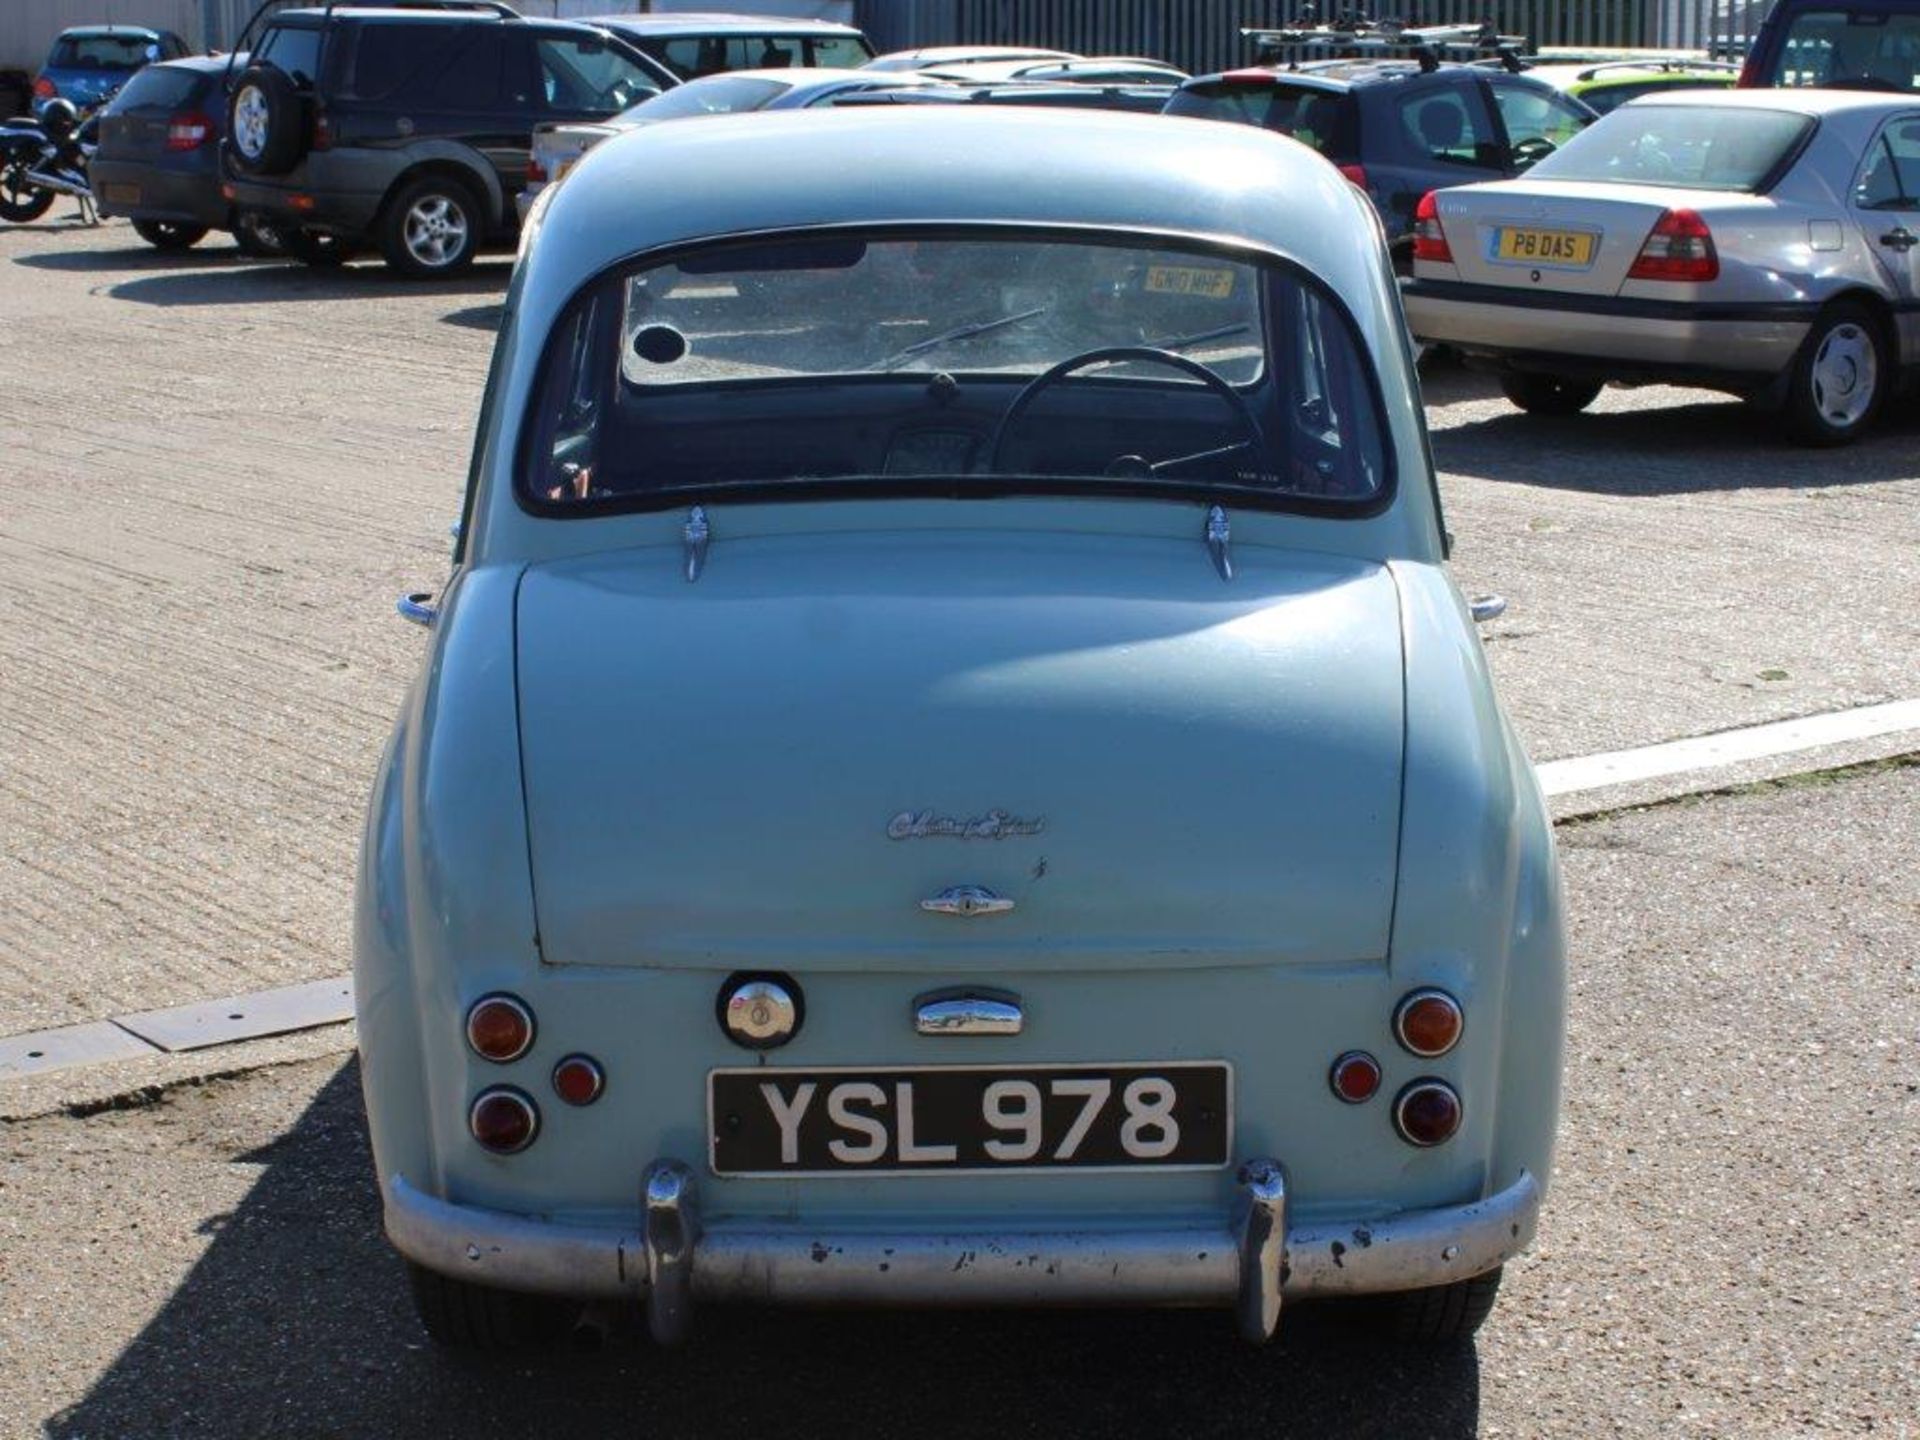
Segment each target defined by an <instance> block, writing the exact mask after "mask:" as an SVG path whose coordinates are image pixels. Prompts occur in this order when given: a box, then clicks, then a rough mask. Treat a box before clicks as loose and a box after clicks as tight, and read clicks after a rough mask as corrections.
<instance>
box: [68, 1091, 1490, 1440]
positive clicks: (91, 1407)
mask: <svg viewBox="0 0 1920 1440" xmlns="http://www.w3.org/2000/svg"><path fill="white" fill-rule="evenodd" d="M359 1091H360V1086H359V1068H358V1066H357V1064H355V1063H352V1062H349V1063H348V1064H346V1065H344V1066H342V1067H341V1069H340V1070H339V1071H338V1072H337V1073H336V1074H334V1075H333V1076H332V1078H331V1079H329V1080H328V1081H327V1083H326V1084H325V1086H324V1087H323V1088H322V1089H321V1091H320V1093H319V1094H318V1095H317V1096H316V1098H315V1100H314V1102H313V1104H312V1105H311V1106H310V1107H309V1108H308V1109H307V1111H306V1112H305V1114H304V1115H303V1116H302V1117H301V1119H300V1121H299V1122H298V1123H297V1124H296V1125H295V1126H294V1127H293V1128H292V1129H291V1130H290V1131H289V1132H288V1133H286V1134H285V1135H283V1136H281V1137H280V1138H279V1139H277V1140H276V1141H274V1142H273V1143H272V1144H271V1145H269V1146H266V1147H264V1148H263V1149H261V1150H258V1151H254V1152H252V1153H250V1154H246V1155H240V1156H236V1157H234V1159H235V1160H236V1161H238V1162H246V1163H253V1164H260V1165H264V1167H265V1168H264V1170H263V1172H262V1174H261V1177H260V1179H259V1180H258V1182H257V1183H256V1184H255V1185H254V1187H253V1189H252V1190H251V1191H250V1192H249V1193H248V1195H247V1198H246V1199H245V1201H244V1202H243V1203H242V1204H241V1205H240V1207H239V1208H238V1209H237V1210H235V1211H234V1212H233V1213H232V1214H230V1215H226V1216H223V1217H220V1219H219V1220H218V1221H217V1222H208V1227H207V1228H208V1229H209V1230H210V1231H211V1233H212V1234H213V1240H212V1244H211V1246H210V1247H209V1249H208V1250H207V1251H206V1253H205V1255H204V1256H203V1258H202V1259H201V1260H200V1262H199V1263H198V1264H197V1265H195V1266H194V1268H193V1270H192V1271H191V1272H190V1273H189V1274H188V1275H187V1277H186V1279H185V1281H184V1282H183V1283H182V1284H181V1285H180V1286H179V1288H178V1289H177V1290H176V1291H175V1292H174V1293H173V1294H172V1295H171V1296H170V1297H169V1298H168V1299H167V1301H166V1302H165V1304H164V1305H163V1306H162V1307H161V1309H160V1311H159V1312H158V1313H157V1314H156V1315H155V1316H154V1318H153V1319H152V1321H151V1322H150V1323H149V1324H148V1325H147V1327H146V1329H145V1330H144V1331H143V1332H142V1333H141V1334H140V1335H139V1336H138V1337H137V1338H136V1339H135V1340H134V1341H133V1343H132V1344H130V1345H129V1346H128V1347H127V1348H126V1349H125V1350H124V1351H123V1352H122V1353H121V1354H120V1355H119V1356H118V1358H117V1359H116V1360H115V1361H114V1362H113V1364H112V1365H111V1366H110V1367H109V1368H108V1369H107V1370H106V1372H105V1373H104V1374H102V1375H101V1376H100V1377H99V1379H98V1380H97V1381H96V1382H95V1384H94V1385H93V1387H92V1389H91V1390H90V1391H89V1392H88V1393H87V1395H86V1396H85V1397H84V1398H83V1399H81V1400H80V1401H79V1403H77V1404H76V1405H74V1406H72V1407H71V1408H69V1409H68V1410H66V1411H63V1412H62V1413H60V1414H58V1415H55V1416H53V1417H51V1418H50V1419H48V1420H47V1421H46V1423H45V1433H46V1434H47V1435H48V1436H50V1437H53V1440H80V1437H83V1436H86V1437H90V1436H98V1435H132V1434H139V1435H142V1436H161V1435H174V1434H193V1435H196V1436H203V1435H219V1436H235V1437H242V1436H244V1437H249V1440H250V1437H255V1436H262V1435H274V1436H321V1435H328V1436H333V1435H367V1436H374V1435H425V1434H440V1435H461V1436H468V1437H483V1436H492V1435H501V1436H507V1435H511V1436H524V1435H530V1434H531V1435H539V1434H549V1433H554V1432H556V1431H558V1430H561V1429H564V1430H565V1431H567V1432H568V1433H574V1434H612V1433H632V1432H643V1433H645V1434H647V1435H650V1436H656V1437H666V1436H675V1435H699V1436H702V1437H708V1436H719V1435H732V1434H739V1435H752V1436H765V1435H770V1434H779V1435H785V1436H796V1437H804V1436H809V1435H822V1436H834V1437H841V1436H845V1435H848V1434H868V1435H911V1436H914V1437H916V1440H919V1437H929V1440H938V1437H944V1436H959V1435H978V1434H981V1433H986V1432H991V1433H994V1434H1022V1435H1026V1434H1031V1435H1102V1436H1109V1435H1138V1436H1150V1437H1153V1440H1162V1437H1165V1436H1167V1435H1169V1434H1177V1435H1180V1436H1213V1435H1218V1436H1236V1437H1240V1436H1261V1437H1263V1440H1264V1437H1273V1436H1289V1435H1326V1434H1340V1435H1352V1436H1374V1435H1377V1436H1393V1437H1455V1436H1470V1435H1473V1434H1474V1433H1475V1432H1476V1429H1477V1425H1478V1411H1479V1366H1478V1360H1477V1357H1476V1355H1475V1352H1474V1349H1473V1347H1472V1346H1471V1345H1459V1346H1454V1347H1449V1348H1444V1349H1440V1350H1434V1351H1420V1350H1398V1349H1393V1348H1390V1347H1386V1346H1384V1345H1383V1344H1382V1342H1381V1341H1380V1340H1379V1339H1378V1338H1377V1337H1373V1336H1370V1335H1368V1334H1367V1333H1366V1332H1365V1331H1363V1330H1360V1329H1358V1328H1357V1327H1355V1326H1353V1325H1351V1324H1350V1323H1348V1322H1347V1321H1345V1320H1343V1319H1342V1318H1340V1317H1339V1316H1338V1315H1334V1314H1328V1313H1326V1312H1316V1311H1314V1310H1312V1309H1310V1308H1305V1307H1301V1308H1298V1309H1296V1310H1295V1311H1294V1312H1293V1313H1292V1314H1290V1315H1289V1316H1288V1318H1287V1322H1286V1324H1285V1325H1284V1327H1283V1332H1282V1336H1283V1338H1282V1339H1281V1340H1279V1341H1278V1342H1276V1343H1275V1344H1274V1345H1273V1346H1270V1347H1269V1348H1267V1349H1265V1350H1255V1349H1252V1348H1250V1347H1247V1346H1244V1345H1242V1344H1241V1343H1240V1342H1239V1341H1237V1340H1236V1339H1235V1337H1234V1335H1233V1331H1232V1327H1231V1324H1230V1323H1229V1320H1228V1318H1227V1316H1226V1315H1225V1314H1224V1313H1214V1312H1184V1313H1175V1312H1167V1313H1160V1312H1117V1311H1114V1312H1105V1311H1103V1312H1084V1313H1067V1312H1062V1313H1012V1314H1005V1313H1003V1314H973V1313H962V1314H948V1313H932V1314H929V1313H916V1314H910V1315H908V1314H899V1313H883V1312H876V1313H848V1312H840V1313H824V1312H797V1311H789V1312H754V1311H744V1310H741V1311H727V1312H721V1311H709V1312H707V1313H705V1314H703V1315H701V1316H700V1317H699V1318H698V1321H697V1323H696V1326H695V1331H694V1335H693V1338H692V1340H691V1341H690V1342H689V1343H688V1344H687V1345H686V1346H685V1347H684V1348H681V1349H679V1350H676V1351H672V1352H662V1351H659V1350H656V1349H654V1348H652V1347H651V1345H650V1344H648V1343H647V1342H645V1341H644V1340H643V1339H641V1338H638V1335H637V1331H635V1330H632V1329H627V1330H623V1331H622V1332H620V1333H617V1334H616V1335H615V1336H613V1337H612V1338H611V1339H610V1340H609V1341H608V1342H607V1344H606V1346H605V1348H604V1349H601V1350H600V1351H598V1352H597V1353H592V1354H581V1353H575V1352H574V1351H572V1350H570V1349H566V1348H562V1349H560V1350H556V1351H553V1352H547V1353H541V1354H537V1355H533V1356H526V1357H515V1358H513V1359H511V1360H509V1361H500V1360H487V1359H480V1358H472V1357H462V1356H450V1355H448V1354H445V1353H443V1352H440V1351H437V1350H435V1349H434V1348H433V1347H431V1346H430V1345H428V1344H427V1343H426V1340H425V1337H424V1336H423V1335H422V1333H421V1332H420V1329H419V1327H418V1324H417V1322H416V1321H415V1319H414V1317H413V1314H412V1311H411V1308H410V1305H409V1302H408V1299H407V1296H406V1287H405V1280H404V1277H403V1272H402V1268H401V1265H400V1262H399V1261H398V1260H397V1259H395V1258H394V1256H393V1255H392V1254H391V1253H390V1252H389V1251H388V1249H387V1247H386V1245H385V1243H384V1241H383V1240H382V1238H381V1235H380V1223H379V1215H378V1206H377V1203H376V1197H375V1193H374V1187H373V1185H372V1183H371V1181H370V1161H369V1158H368V1153H367V1141H366V1130H365V1126H364V1123H363V1121H362V1118H361V1111H360V1099H359Z"/></svg>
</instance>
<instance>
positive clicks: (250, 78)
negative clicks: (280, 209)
mask: <svg viewBox="0 0 1920 1440" xmlns="http://www.w3.org/2000/svg"><path fill="white" fill-rule="evenodd" d="M301 110H302V106H301V104H300V92H299V90H298V89H296V88H295V86H294V83H293V81H292V80H291V79H289V78H288V77H287V73H286V72H285V71H284V70H281V69H279V68H278V67H276V66H274V65H271V64H268V63H266V62H264V61H263V62H261V63H260V64H258V65H249V66H248V67H247V68H246V70H244V71H243V72H242V73H241V76H240V83H239V84H237V85H235V86H234V87H233V99H232V100H230V101H229V102H228V103H227V138H228V140H229V142H230V144H229V149H230V151H231V153H232V155H233V163H234V165H235V166H236V167H238V168H239V169H241V170H244V171H247V172H248V173H250V174H254V175H280V174H283V173H285V172H286V171H288V170H290V169H292V168H293V162H294V161H296V160H298V159H299V158H300V153H301V151H303V150H304V149H306V144H307V127H306V125H305V124H304V123H303V122H304V120H305V116H304V115H302V113H301Z"/></svg>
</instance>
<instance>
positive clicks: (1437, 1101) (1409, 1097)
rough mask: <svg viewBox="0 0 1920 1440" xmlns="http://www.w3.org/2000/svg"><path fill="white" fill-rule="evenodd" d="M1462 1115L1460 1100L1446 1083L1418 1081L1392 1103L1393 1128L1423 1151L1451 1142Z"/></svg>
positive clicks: (1403, 1138) (1409, 1142) (1410, 1143)
mask: <svg viewBox="0 0 1920 1440" xmlns="http://www.w3.org/2000/svg"><path fill="white" fill-rule="evenodd" d="M1460 1115H1461V1107H1460V1096H1459V1094H1458V1093H1457V1092H1456V1091H1455V1090H1454V1088H1453V1087H1452V1086H1451V1085H1449V1084H1447V1082H1446V1081H1444V1080H1416V1081H1414V1082H1413V1083H1412V1084H1411V1085H1409V1086H1407V1088H1406V1089H1404V1090H1402V1091H1401V1092H1400V1095H1399V1098H1398V1099H1396V1100H1395V1101H1394V1102H1393V1128H1394V1129H1396V1130H1398V1131H1399V1132H1400V1138H1401V1139H1402V1140H1404V1141H1406V1142H1407V1143H1408V1144H1409V1145H1418V1146H1420V1147H1421V1148H1422V1149H1425V1148H1427V1147H1428V1146H1430V1145H1438V1144H1440V1143H1442V1142H1443V1141H1446V1140H1451V1139H1452V1138H1453V1136H1454V1133H1455V1132H1456V1131H1458V1130H1459V1128H1460Z"/></svg>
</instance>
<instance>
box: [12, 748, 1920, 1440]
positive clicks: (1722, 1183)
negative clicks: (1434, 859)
mask: <svg viewBox="0 0 1920 1440" xmlns="http://www.w3.org/2000/svg"><path fill="white" fill-rule="evenodd" d="M1916 787H1920V770H1916V769H1913V768H1910V767H1909V768H1897V769H1880V770H1876V771H1870V772H1865V773H1861V774H1856V775H1853V776H1851V777H1846V778H1841V779H1828V780H1823V781H1819V782H1795V783H1790V784H1783V785H1778V786H1772V787H1767V788H1765V789H1762V790H1758V791H1754V792H1750V793H1746V794H1741V795H1736V796H1722V797H1715V798H1708V799H1700V800H1692V801H1685V802H1680V803H1674V804H1668V805H1663V806H1660V807H1657V808H1655V809H1651V810H1646V811H1641V812H1636V813H1630V814H1625V815H1620V816H1615V817H1611V818H1607V819H1603V820H1595V821H1588V822H1581V823H1575V824H1572V825H1569V826H1565V827H1563V828H1562V830H1561V832H1560V835H1561V845H1562V854H1563V860H1564V864H1565V869H1566V878H1567V888H1568V894H1569V897H1570V906H1571V910H1570V922H1571V935H1570V938H1571V943H1572V951H1573V967H1572V988H1571V1017H1570V1018H1571V1024H1570V1035H1569V1052H1568V1060H1567V1067H1566V1074H1567V1088H1566V1103H1565V1108H1564V1117H1563V1122H1562V1132H1561V1149H1560V1155H1559V1162H1558V1165H1557V1167H1556V1173H1555V1176H1554V1181H1553V1190H1552V1193H1551V1195H1550V1197H1549V1201H1548V1208H1547V1211H1546V1214H1545V1218H1544V1222H1543V1226H1542V1230H1541V1237H1540V1241H1539V1244H1538V1246H1537V1247H1536V1249H1535V1250H1534V1251H1533V1252H1532V1253H1531V1254H1529V1255H1528V1256H1527V1257H1525V1258H1524V1259H1523V1260H1521V1261H1519V1262H1517V1263H1515V1264H1514V1265H1512V1266H1510V1267H1509V1269H1508V1274H1507V1279H1506V1284H1505V1287H1504V1294H1503V1296H1502V1299H1501V1302H1500V1305H1499V1306H1498V1308H1497V1309H1496V1310H1495V1311H1494V1315H1493V1318H1492V1319H1491V1320H1490V1321H1489V1322H1488V1325H1487V1327H1486V1328H1485V1329H1484V1330H1483V1331H1482V1332H1481V1335H1480V1337H1479V1339H1478V1341H1477V1343H1476V1344H1473V1345H1467V1346H1460V1347H1456V1348H1451V1349H1444V1350H1439V1351H1433V1352H1417V1351H1415V1352H1406V1351H1399V1350H1394V1349H1392V1348H1385V1347H1383V1346H1382V1345H1381V1344H1380V1343H1379V1341H1378V1340H1377V1339H1375V1338H1374V1337H1373V1336H1371V1335H1370V1334H1369V1333H1368V1332H1366V1331H1365V1329H1364V1328H1362V1327H1360V1326H1359V1325H1358V1324H1357V1323H1356V1322H1355V1321H1354V1319H1353V1318H1352V1317H1351V1316H1347V1315H1343V1314H1341V1313H1339V1312H1334V1311H1327V1310H1320V1311H1315V1310H1313V1309H1311V1308H1308V1307H1298V1308H1297V1309H1296V1310H1295V1311H1294V1312H1291V1313H1290V1314H1289V1315H1288V1316H1287V1317H1286V1319H1285V1321H1284V1324H1283V1329H1282V1335H1281V1338H1280V1339H1279V1341H1278V1342H1277V1343H1276V1344H1275V1345H1274V1346H1273V1347H1270V1348H1269V1349H1267V1350H1264V1351H1255V1350H1250V1349H1247V1348H1244V1347H1242V1346H1241V1345H1240V1344H1239V1343H1238V1342H1237V1341H1236V1340H1235V1339H1234V1338H1233V1334H1232V1327H1231V1322H1230V1320H1229V1318H1228V1317H1227V1316H1226V1315H1224V1314H1213V1313H1205V1312H1194V1313H1184V1314H1182V1313H1173V1314H1160V1313H1141V1312H1107V1313H1090V1314H1071V1315H1064V1314H1059V1315H1045V1314H1038V1315H1036V1314H1012V1315H992V1316H974V1315H924V1314H919V1315H895V1314H882V1315H857V1314H856V1315H848V1314H809V1313H789V1314H777V1313H752V1312H709V1313H707V1314H704V1315H702V1316H701V1317H700V1318H699V1323H698V1324H697V1326H696V1331H695V1335H694V1338H693V1341H692V1343H691V1344H690V1345H689V1346H688V1347H687V1348H685V1349H682V1350H680V1351H677V1352H672V1353H662V1352H658V1351H655V1350H653V1349H652V1348H651V1347H650V1346H648V1345H647V1344H646V1343H645V1342H644V1341H642V1340H640V1339H639V1338H637V1334H636V1333H633V1332H629V1331H625V1330H623V1331H621V1332H620V1333H618V1334H617V1335H616V1336H615V1338H614V1339H613V1341H612V1342H611V1345H610V1347H609V1349H608V1350H607V1351H606V1352H605V1353H602V1354H598V1355H594V1356H587V1357H581V1356H575V1355H570V1354H564V1353H561V1354H554V1355H546V1356H536V1357H532V1358H526V1359H519V1360H514V1361H509V1362H497V1363H481V1362H476V1361H463V1360H458V1359H450V1358H448V1357H446V1356H444V1355H441V1354H439V1353H437V1352H435V1351H434V1350H432V1349H430V1348H428V1347H427V1345H426V1343H425V1341H424V1338H423V1336H422V1335H421V1333H420V1331H419V1330H418V1328H417V1326H416V1324H415V1322H414V1320H413V1317H412V1315H411V1313H410V1310H409V1306H408V1301H407V1297H406V1293H405V1283H404V1278H403V1274H402V1270H401V1267H400V1264H399V1262H398V1261H397V1260H396V1259H395V1258H394V1257H393V1256H392V1255H391V1254H390V1253H388V1252H387V1250H386V1249H385V1247H384V1244H383V1242H382V1240H381V1238H380V1234H379V1221H378V1214H377V1203H376V1196H375V1192H374V1187H373V1184H372V1181H371V1178H370V1172H369V1161H368V1157H367V1153H366V1141H365V1135H364V1130H363V1127H362V1123H361V1120H360V1113H359V1100H358V1094H357V1091H358V1072H357V1068H356V1067H355V1065H354V1064H353V1063H352V1062H351V1061H350V1060H349V1059H346V1058H344V1057H337V1056H336V1057H328V1058H319V1059H307V1060H303V1061H298V1062H296V1063H291V1064H286V1065H281V1066H276V1067H274V1068H269V1069H262V1070H257V1071H253V1072H251V1073H248V1074H246V1075H243V1076H239V1077H235V1078H230V1079H221V1080H215V1081H211V1082H207V1083H200V1084H193V1085H185V1086H179V1087H175V1088H171V1089H167V1090H164V1091H162V1092H160V1093H158V1094H150V1095H146V1096H143V1097H136V1098H137V1099H138V1100H139V1101H140V1102H141V1103H137V1104H135V1105H134V1106H133V1108H125V1109H112V1110H102V1111H96V1112H93V1113H86V1114H67V1113H55V1114H51V1115H46V1116H42V1117H40V1118H37V1119H32V1120H26V1121H21V1122H16V1123H13V1124H10V1125H4V1126H0V1335H4V1336H6V1337H7V1343H6V1344H5V1345H3V1346H0V1436H4V1437H14V1436H19V1437H26V1436H44V1437H52V1440H79V1437H116V1440H120V1437H125V1440H136V1437H137V1440H148V1437H152V1440H162V1437H173V1436H194V1437H234V1440H255V1437H261V1436H276V1437H280V1436H292V1437H313V1440H318V1437H323V1436H324V1437H335V1436H352V1437H377V1436H415V1435H454V1434H457V1435H462V1436H472V1437H476V1440H484V1437H490V1436H502V1437H506V1436H525V1435H546V1434H557V1433H577V1434H595V1433H638V1434H644V1435H649V1436H657V1437H674V1436H681V1435H686V1436H701V1437H726V1436H733V1435H740V1436H763V1435H768V1434H780V1435H791V1436H796V1437H807V1436H813V1435H821V1436H834V1437H840V1436H847V1435H876V1436H879V1435H885V1436H915V1437H925V1440H937V1437H945V1436H972V1435H981V1434H992V1435H1004V1436H1062V1435H1074V1436H1082V1435H1084V1436H1093V1435H1099V1436H1135V1435H1138V1436H1143V1437H1153V1440H1164V1437H1169V1436H1176V1437H1184V1436H1196V1437H1198V1436H1236V1437H1238V1436H1256V1435H1257V1436H1261V1437H1286V1436H1326V1435H1342V1436H1378V1437H1392V1440H1423V1437H1448V1440H1451V1437H1465V1436H1475V1435H1480V1436H1489V1437H1492V1436H1509V1437H1529V1440H1534V1437H1569V1440H1574V1437H1578V1440H1590V1437H1593V1436H1596V1435H1601V1436H1609V1435H1620V1436H1630V1437H1636V1440H1637V1437H1647V1436H1662V1437H1666V1436H1673V1437H1693V1436H1702V1437H1705V1436H1712V1437H1763V1440H1772V1437H1776V1436H1784V1435H1807V1434H1819V1435H1873V1436H1881V1437H1894V1440H1899V1437H1912V1436H1915V1435H1920V1293H1917V1292H1916V1289H1915V1278H1916V1276H1917V1275H1920V1190H1917V1189H1916V1176H1920V953H1917V950H1920V947H1917V946H1916V939H1915V935H1916V925H1915V920H1916V917H1917V916H1920V878H1917V877H1920V866H1916V864H1915V863H1914V862H1915V855H1916V853H1920V805H1916V803H1915V799H1916V793H1915V792H1916ZM1469 1103H1472V1100H1471V1097H1469ZM637 1163H638V1162H636V1164H637ZM79 1197H84V1201H80V1200H79Z"/></svg>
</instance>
